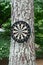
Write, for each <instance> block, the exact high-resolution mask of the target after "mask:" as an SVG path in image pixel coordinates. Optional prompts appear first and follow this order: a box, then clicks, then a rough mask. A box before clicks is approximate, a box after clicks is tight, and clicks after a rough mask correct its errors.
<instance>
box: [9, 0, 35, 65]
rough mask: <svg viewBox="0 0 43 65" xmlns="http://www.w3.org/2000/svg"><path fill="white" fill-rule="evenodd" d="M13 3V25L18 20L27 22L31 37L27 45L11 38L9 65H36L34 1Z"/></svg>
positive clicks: (24, 0) (14, 0) (16, 0)
mask: <svg viewBox="0 0 43 65" xmlns="http://www.w3.org/2000/svg"><path fill="white" fill-rule="evenodd" d="M11 3H12V4H11V25H13V23H14V22H16V21H18V20H19V21H20V20H22V21H26V22H27V23H28V24H29V25H30V28H31V35H30V38H29V39H28V41H27V43H26V42H24V43H18V42H15V40H13V39H12V37H11V45H10V55H9V65H35V45H34V5H33V0H12V1H11Z"/></svg>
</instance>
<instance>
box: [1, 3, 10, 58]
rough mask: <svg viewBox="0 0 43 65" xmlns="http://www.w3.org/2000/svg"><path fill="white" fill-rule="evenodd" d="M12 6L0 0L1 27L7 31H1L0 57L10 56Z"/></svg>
mask: <svg viewBox="0 0 43 65" xmlns="http://www.w3.org/2000/svg"><path fill="white" fill-rule="evenodd" d="M10 18H11V7H10V3H9V2H7V3H5V2H0V27H2V28H4V29H5V32H3V33H1V32H0V59H2V58H4V57H8V56H9V49H10V32H11V30H10V29H11V21H10Z"/></svg>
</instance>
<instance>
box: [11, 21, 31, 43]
mask: <svg viewBox="0 0 43 65" xmlns="http://www.w3.org/2000/svg"><path fill="white" fill-rule="evenodd" d="M20 24H21V25H22V24H23V26H24V27H25V26H26V28H27V31H28V33H27V34H26V37H25V36H24V37H23V39H20V38H19V39H17V36H16V37H15V36H14V35H15V34H14V33H13V31H15V30H14V27H17V25H20ZM30 35H31V29H30V26H29V24H28V23H26V22H25V21H17V22H15V23H14V24H13V25H12V26H11V36H12V38H13V40H15V41H16V42H18V43H24V42H27V41H28V39H29V37H30Z"/></svg>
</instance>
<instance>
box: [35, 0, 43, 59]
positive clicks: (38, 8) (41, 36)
mask: <svg viewBox="0 0 43 65" xmlns="http://www.w3.org/2000/svg"><path fill="white" fill-rule="evenodd" d="M34 6H35V7H34V14H35V24H34V26H35V43H37V44H39V45H40V47H42V48H41V51H38V50H36V56H37V57H38V58H43V0H34Z"/></svg>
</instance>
